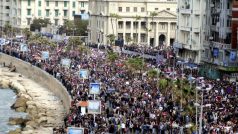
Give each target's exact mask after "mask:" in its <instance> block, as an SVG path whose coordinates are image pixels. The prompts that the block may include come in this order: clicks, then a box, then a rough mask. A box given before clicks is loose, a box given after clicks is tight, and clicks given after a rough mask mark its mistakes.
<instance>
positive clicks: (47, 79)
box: [0, 53, 71, 113]
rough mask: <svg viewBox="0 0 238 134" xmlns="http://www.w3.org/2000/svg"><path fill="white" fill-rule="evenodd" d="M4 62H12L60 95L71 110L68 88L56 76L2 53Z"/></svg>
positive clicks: (26, 75) (0, 59) (24, 72)
mask: <svg viewBox="0 0 238 134" xmlns="http://www.w3.org/2000/svg"><path fill="white" fill-rule="evenodd" d="M2 62H5V64H6V65H9V64H10V63H12V64H13V65H15V66H16V71H17V72H18V73H20V74H22V75H24V76H25V77H27V78H29V79H31V80H33V81H35V82H37V83H38V84H40V85H41V86H43V87H44V88H47V89H49V90H50V91H52V92H53V93H54V94H55V95H56V96H57V97H59V99H61V101H62V102H63V105H64V108H65V110H66V112H67V113H68V112H69V109H70V104H71V97H70V95H69V94H68V92H67V90H66V88H65V87H64V86H63V85H62V84H61V83H60V82H59V81H58V80H57V79H56V78H54V77H53V76H51V75H50V74H48V73H47V72H45V71H44V70H42V69H40V68H38V67H36V66H33V65H31V64H30V63H28V62H25V61H23V60H21V59H17V58H14V57H12V56H9V55H7V54H3V53H0V63H2Z"/></svg>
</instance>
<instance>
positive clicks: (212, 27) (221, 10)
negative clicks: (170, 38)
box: [174, 0, 238, 79]
mask: <svg viewBox="0 0 238 134" xmlns="http://www.w3.org/2000/svg"><path fill="white" fill-rule="evenodd" d="M237 27H238V1H237V0H179V2H178V27H177V33H176V41H175V43H174V48H175V50H176V52H177V56H179V57H181V58H183V59H185V60H190V61H192V62H194V63H198V64H200V65H201V68H200V73H201V74H202V75H204V76H207V77H210V78H214V79H216V78H224V77H229V78H234V77H235V78H236V79H237V78H238V73H236V72H238V59H237V53H238V51H237V49H238V47H237V45H238V44H237Z"/></svg>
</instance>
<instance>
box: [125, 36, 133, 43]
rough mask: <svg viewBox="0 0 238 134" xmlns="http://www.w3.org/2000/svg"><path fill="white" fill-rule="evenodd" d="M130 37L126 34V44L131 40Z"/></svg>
mask: <svg viewBox="0 0 238 134" xmlns="http://www.w3.org/2000/svg"><path fill="white" fill-rule="evenodd" d="M131 41H132V39H131V36H126V42H127V45H128V44H129V42H131Z"/></svg>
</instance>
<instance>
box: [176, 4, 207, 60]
mask: <svg viewBox="0 0 238 134" xmlns="http://www.w3.org/2000/svg"><path fill="white" fill-rule="evenodd" d="M207 1H208V0H178V9H177V11H178V12H177V13H178V22H177V23H178V24H177V25H178V26H177V33H176V40H175V43H174V47H175V49H176V52H177V55H178V56H179V57H181V58H183V59H185V60H190V61H192V62H194V63H200V62H201V54H202V51H203V40H204V33H203V30H204V26H205V20H206V17H205V14H206V12H205V9H206V3H207Z"/></svg>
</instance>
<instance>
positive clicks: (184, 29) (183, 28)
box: [179, 26, 190, 32]
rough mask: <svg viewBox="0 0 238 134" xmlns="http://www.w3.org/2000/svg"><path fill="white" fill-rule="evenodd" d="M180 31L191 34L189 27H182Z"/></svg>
mask: <svg viewBox="0 0 238 134" xmlns="http://www.w3.org/2000/svg"><path fill="white" fill-rule="evenodd" d="M179 29H180V30H182V31H188V32H190V27H189V26H180V28H179Z"/></svg>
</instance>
